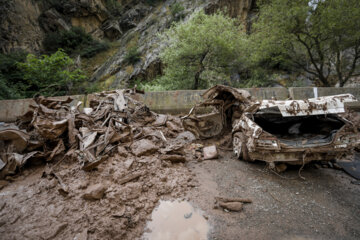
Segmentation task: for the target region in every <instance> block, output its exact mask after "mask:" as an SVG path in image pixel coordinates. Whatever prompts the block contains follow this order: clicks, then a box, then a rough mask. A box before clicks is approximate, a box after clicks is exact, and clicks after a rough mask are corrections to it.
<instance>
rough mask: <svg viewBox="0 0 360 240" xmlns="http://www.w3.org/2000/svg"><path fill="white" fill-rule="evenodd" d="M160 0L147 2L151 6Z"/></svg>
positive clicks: (147, 0) (148, 0)
mask: <svg viewBox="0 0 360 240" xmlns="http://www.w3.org/2000/svg"><path fill="white" fill-rule="evenodd" d="M158 2H159V0H146V3H147V4H148V5H150V6H155V5H156V4H157V3H158Z"/></svg>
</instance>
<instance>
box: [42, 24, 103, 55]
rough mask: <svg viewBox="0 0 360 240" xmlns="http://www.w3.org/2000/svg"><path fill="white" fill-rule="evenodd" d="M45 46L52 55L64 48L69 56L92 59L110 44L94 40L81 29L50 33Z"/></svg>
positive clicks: (45, 40)
mask: <svg viewBox="0 0 360 240" xmlns="http://www.w3.org/2000/svg"><path fill="white" fill-rule="evenodd" d="M43 45H44V48H45V50H46V51H48V52H51V53H52V52H55V51H57V50H58V49H59V48H62V49H64V51H65V52H66V53H67V54H69V55H80V56H81V57H85V58H91V57H93V56H95V55H96V54H97V53H99V52H101V51H104V50H106V49H108V48H109V46H108V44H106V43H103V42H99V41H96V40H94V39H93V38H92V37H91V35H90V34H88V33H86V32H85V31H84V30H83V29H82V28H80V27H73V28H71V29H70V30H69V31H61V32H53V33H49V34H47V35H46V36H45V39H44V42H43Z"/></svg>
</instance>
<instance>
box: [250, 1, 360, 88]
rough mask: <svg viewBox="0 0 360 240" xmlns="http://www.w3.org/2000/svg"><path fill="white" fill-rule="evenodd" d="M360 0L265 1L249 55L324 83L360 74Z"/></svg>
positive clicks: (344, 80)
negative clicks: (302, 73) (297, 71)
mask: <svg viewBox="0 0 360 240" xmlns="http://www.w3.org/2000/svg"><path fill="white" fill-rule="evenodd" d="M359 22H360V1H358V0H326V1H319V0H311V1H309V0H272V1H262V4H260V15H259V19H258V20H257V22H256V23H255V24H254V25H253V27H254V28H253V31H254V33H253V34H252V35H251V37H250V39H251V40H250V42H251V43H252V45H253V46H252V48H251V49H252V54H251V60H252V61H253V62H258V63H259V62H261V61H264V60H265V59H268V60H269V59H271V62H272V64H282V66H284V65H285V66H286V67H290V68H292V69H302V71H305V72H307V73H309V74H311V75H313V76H314V78H315V79H316V80H317V81H318V84H319V85H321V86H331V85H333V84H335V82H332V81H331V79H334V78H336V79H337V82H338V83H339V84H340V86H343V85H344V84H345V83H346V81H348V79H349V78H351V77H353V76H356V75H359V74H360V63H359V62H360V31H359Z"/></svg>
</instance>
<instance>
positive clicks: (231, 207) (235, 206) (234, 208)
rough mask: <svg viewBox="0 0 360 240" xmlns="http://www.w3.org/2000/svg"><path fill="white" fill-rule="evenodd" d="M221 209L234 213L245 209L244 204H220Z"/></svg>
mask: <svg viewBox="0 0 360 240" xmlns="http://www.w3.org/2000/svg"><path fill="white" fill-rule="evenodd" d="M219 205H220V207H222V208H224V209H227V210H230V211H233V212H239V211H241V210H242V208H243V204H242V203H241V202H226V203H225V202H220V203H219Z"/></svg>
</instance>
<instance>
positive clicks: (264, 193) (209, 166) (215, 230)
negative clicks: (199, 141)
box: [188, 152, 360, 239]
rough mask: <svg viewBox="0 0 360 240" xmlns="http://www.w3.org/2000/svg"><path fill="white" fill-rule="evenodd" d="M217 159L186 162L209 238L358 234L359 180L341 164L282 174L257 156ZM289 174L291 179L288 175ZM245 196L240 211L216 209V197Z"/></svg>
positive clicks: (193, 196)
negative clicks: (195, 184) (249, 201)
mask: <svg viewBox="0 0 360 240" xmlns="http://www.w3.org/2000/svg"><path fill="white" fill-rule="evenodd" d="M221 155H222V157H220V158H219V159H217V160H209V161H203V162H200V163H199V162H190V163H189V164H188V167H189V168H190V169H191V170H192V172H193V173H195V176H196V180H197V181H198V183H199V186H198V187H196V188H193V189H192V190H190V192H189V193H188V198H189V201H190V202H191V203H192V204H193V205H194V206H195V207H198V208H200V209H202V210H203V211H204V214H205V216H206V217H207V218H208V222H209V224H210V233H209V235H208V237H209V239H359V238H360V186H359V185H354V184H352V183H351V181H353V180H354V179H353V178H351V177H350V176H348V175H347V174H346V173H344V172H343V171H340V170H335V169H331V168H320V169H317V168H315V167H313V166H311V165H310V166H307V167H305V169H304V170H303V171H302V172H301V175H302V176H303V177H305V179H306V180H302V179H300V178H299V177H298V168H299V167H297V168H293V169H290V170H287V171H286V172H285V173H284V174H282V176H283V177H279V176H277V175H275V174H274V173H271V172H269V171H268V170H267V168H265V165H263V164H262V163H260V162H256V163H248V162H243V161H239V160H236V159H235V158H234V156H233V155H232V153H231V152H221ZM291 179H293V180H291ZM216 196H222V197H242V198H244V197H246V198H251V199H252V200H253V203H252V204H246V205H244V209H243V211H242V212H225V211H223V210H220V209H214V208H213V207H214V197H216Z"/></svg>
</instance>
